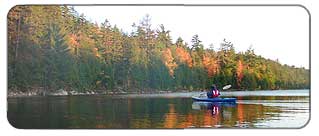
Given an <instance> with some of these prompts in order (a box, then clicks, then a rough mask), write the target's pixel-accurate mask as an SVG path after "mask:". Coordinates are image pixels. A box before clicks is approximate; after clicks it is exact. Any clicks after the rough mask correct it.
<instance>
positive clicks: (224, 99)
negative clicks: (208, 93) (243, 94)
mask: <svg viewBox="0 0 319 136" xmlns="http://www.w3.org/2000/svg"><path fill="white" fill-rule="evenodd" d="M192 99H193V100H194V101H204V102H236V100H237V99H236V98H219V97H218V98H207V97H204V98H203V97H197V96H193V97H192Z"/></svg>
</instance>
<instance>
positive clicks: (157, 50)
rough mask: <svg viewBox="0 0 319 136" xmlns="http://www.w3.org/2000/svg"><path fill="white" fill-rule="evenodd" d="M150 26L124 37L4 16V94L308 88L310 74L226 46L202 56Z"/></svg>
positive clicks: (41, 10)
mask: <svg viewBox="0 0 319 136" xmlns="http://www.w3.org/2000/svg"><path fill="white" fill-rule="evenodd" d="M150 25H151V24H150V18H149V16H145V17H144V18H143V21H142V22H141V24H137V25H133V26H132V27H134V29H133V30H134V31H133V32H132V33H130V34H125V33H123V32H121V31H120V28H117V27H116V26H113V27H112V26H111V25H110V23H109V22H108V21H107V20H106V21H105V22H104V23H102V24H101V25H97V24H94V23H92V22H90V21H88V20H86V19H85V18H84V15H78V14H77V12H76V11H75V10H74V9H73V8H72V7H66V6H16V7H14V8H13V9H12V10H11V11H10V12H9V14H8V80H9V82H8V85H9V90H20V91H29V90H32V89H34V88H43V89H44V90H47V91H52V90H58V89H61V88H62V89H64V90H76V91H87V90H105V91H107V90H125V91H134V90H144V91H148V90H173V91H174V90H200V89H207V88H209V87H210V85H211V84H213V83H214V84H217V85H218V86H219V87H222V86H223V85H227V84H231V85H232V86H233V89H244V90H256V89H257V90H258V89H300V88H309V70H308V69H305V68H296V67H294V66H287V65H281V64H280V63H278V61H273V60H269V59H265V58H263V57H262V56H258V55H256V54H255V53H254V50H253V49H248V50H247V51H245V52H241V53H235V45H233V44H232V43H231V42H229V41H227V40H224V41H222V42H221V44H220V48H219V49H218V50H213V49H212V48H211V49H204V45H203V44H202V42H201V41H200V38H199V36H198V35H196V34H194V36H193V38H192V42H191V43H185V42H184V41H183V39H182V38H178V40H177V41H175V42H172V40H171V37H170V35H169V33H170V31H169V30H166V29H165V27H164V26H163V25H161V26H160V27H159V28H158V29H156V30H153V29H151V28H150Z"/></svg>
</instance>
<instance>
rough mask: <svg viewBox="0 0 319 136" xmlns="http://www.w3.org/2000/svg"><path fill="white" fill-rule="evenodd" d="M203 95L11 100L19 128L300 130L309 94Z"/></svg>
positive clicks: (12, 120) (11, 112)
mask: <svg viewBox="0 0 319 136" xmlns="http://www.w3.org/2000/svg"><path fill="white" fill-rule="evenodd" d="M195 94H198V93H170V94H143V95H137V94H134V95H115V96H98V95H95V96H94V95H92V96H48V97H35V96H34V97H17V98H8V115H7V116H8V120H9V122H10V123H11V124H12V125H13V126H14V127H17V128H203V127H204V128H206V127H208V128H219V127H221V128H300V127H303V126H304V125H305V124H306V123H307V121H308V119H309V117H310V112H309V90H278V91H249V92H247V91H236V92H223V93H222V97H236V98H238V101H237V103H235V104H230V103H205V102H194V101H193V100H192V99H191V98H190V97H191V96H192V95H195Z"/></svg>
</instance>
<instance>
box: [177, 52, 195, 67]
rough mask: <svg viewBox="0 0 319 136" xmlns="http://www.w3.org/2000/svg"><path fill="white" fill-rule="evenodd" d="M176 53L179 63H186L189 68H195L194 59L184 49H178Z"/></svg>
mask: <svg viewBox="0 0 319 136" xmlns="http://www.w3.org/2000/svg"><path fill="white" fill-rule="evenodd" d="M175 51H176V56H177V60H178V61H179V62H181V63H186V64H187V66H188V67H192V66H193V62H192V57H191V56H190V54H189V53H188V52H187V51H186V50H185V49H184V48H182V47H177V48H176V50H175Z"/></svg>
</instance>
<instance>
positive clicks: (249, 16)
mask: <svg viewBox="0 0 319 136" xmlns="http://www.w3.org/2000/svg"><path fill="white" fill-rule="evenodd" d="M74 8H75V10H76V11H78V12H79V13H80V14H81V13H83V14H84V15H85V16H86V18H87V19H88V20H90V21H92V22H97V23H98V24H100V23H102V22H104V20H105V19H108V20H109V22H110V23H111V25H112V26H113V25H115V24H116V26H117V27H118V28H120V29H122V30H123V31H124V32H127V33H130V32H132V24H133V22H135V23H136V24H139V22H140V21H141V20H142V18H143V17H144V16H145V15H146V14H149V15H150V17H151V24H152V28H159V25H160V24H163V25H164V26H165V28H166V30H170V31H171V32H170V35H171V38H172V41H173V43H175V41H176V39H177V38H178V37H182V39H183V40H184V41H186V42H188V43H189V44H190V43H191V42H190V41H191V39H192V36H193V35H195V34H198V35H199V39H200V40H201V41H203V44H204V46H205V47H207V48H208V46H209V45H210V44H213V45H214V48H215V49H218V48H219V47H220V43H221V42H222V40H223V39H224V38H225V39H226V40H228V41H231V42H232V43H233V44H234V47H235V50H236V51H237V52H239V51H246V50H247V49H248V48H249V47H250V46H252V48H253V49H254V50H255V53H256V54H257V55H261V56H263V57H265V58H269V59H272V60H276V59H279V62H280V63H282V64H288V65H295V66H297V67H305V68H309V16H308V14H307V12H306V10H305V9H303V8H301V7H296V6H294V7H266V6H265V7H217V6H206V7H200V6H186V7H184V6H75V7H74Z"/></svg>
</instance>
